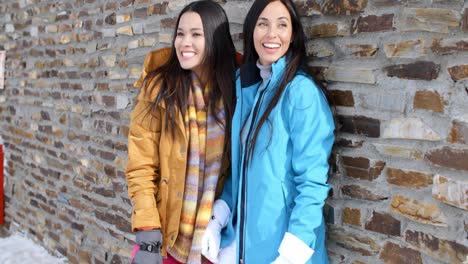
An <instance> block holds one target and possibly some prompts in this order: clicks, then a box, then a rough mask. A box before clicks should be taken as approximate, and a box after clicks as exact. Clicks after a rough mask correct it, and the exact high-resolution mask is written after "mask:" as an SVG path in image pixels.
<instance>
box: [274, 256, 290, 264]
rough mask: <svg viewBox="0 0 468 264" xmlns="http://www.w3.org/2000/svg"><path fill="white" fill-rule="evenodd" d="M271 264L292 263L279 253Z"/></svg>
mask: <svg viewBox="0 0 468 264" xmlns="http://www.w3.org/2000/svg"><path fill="white" fill-rule="evenodd" d="M271 264H294V263H292V262H290V261H289V260H288V259H287V258H285V257H283V256H282V255H279V256H278V257H277V258H276V259H275V260H274V261H273V262H272V263H271Z"/></svg>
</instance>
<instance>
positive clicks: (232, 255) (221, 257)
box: [218, 239, 236, 264]
mask: <svg viewBox="0 0 468 264" xmlns="http://www.w3.org/2000/svg"><path fill="white" fill-rule="evenodd" d="M218 263H220V264H236V240H235V239H233V240H232V242H231V244H229V246H227V247H225V248H222V249H221V251H219V254H218Z"/></svg>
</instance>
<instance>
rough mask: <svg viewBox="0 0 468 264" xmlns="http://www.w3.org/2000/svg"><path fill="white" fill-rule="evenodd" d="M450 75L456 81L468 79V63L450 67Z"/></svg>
mask: <svg viewBox="0 0 468 264" xmlns="http://www.w3.org/2000/svg"><path fill="white" fill-rule="evenodd" d="M448 71H449V73H450V76H451V77H452V80H454V81H461V80H466V79H468V64H464V65H456V66H452V67H449V68H448Z"/></svg>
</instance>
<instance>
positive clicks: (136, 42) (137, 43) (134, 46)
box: [127, 39, 140, 49]
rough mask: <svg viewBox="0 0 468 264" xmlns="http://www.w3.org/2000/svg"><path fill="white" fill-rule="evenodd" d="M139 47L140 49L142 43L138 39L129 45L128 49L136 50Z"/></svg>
mask: <svg viewBox="0 0 468 264" xmlns="http://www.w3.org/2000/svg"><path fill="white" fill-rule="evenodd" d="M138 47H140V41H139V40H138V39H135V40H132V41H130V42H128V44H127V48H128V49H136V48H138Z"/></svg>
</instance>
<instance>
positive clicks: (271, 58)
mask: <svg viewBox="0 0 468 264" xmlns="http://www.w3.org/2000/svg"><path fill="white" fill-rule="evenodd" d="M292 32H293V29H292V23H291V15H290V14H289V12H288V9H287V8H286V6H284V5H283V3H281V2H280V1H274V2H271V3H270V4H268V5H267V6H266V7H265V9H263V11H262V13H261V14H260V16H259V17H258V20H257V24H256V25H255V29H254V33H253V38H254V46H255V51H257V54H258V58H259V61H260V64H261V65H270V64H272V63H274V62H276V61H277V60H278V59H279V58H281V57H283V55H284V54H286V52H287V51H288V49H289V45H290V44H291V40H292Z"/></svg>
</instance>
